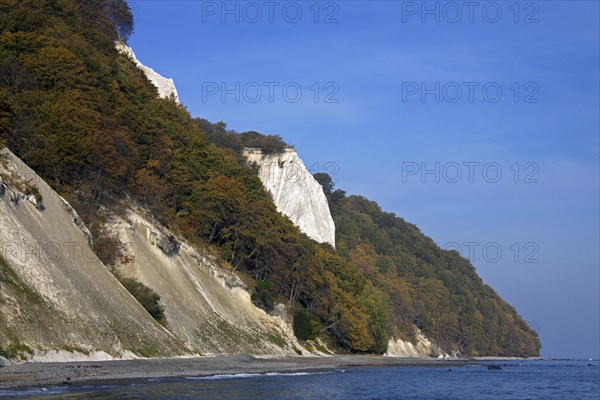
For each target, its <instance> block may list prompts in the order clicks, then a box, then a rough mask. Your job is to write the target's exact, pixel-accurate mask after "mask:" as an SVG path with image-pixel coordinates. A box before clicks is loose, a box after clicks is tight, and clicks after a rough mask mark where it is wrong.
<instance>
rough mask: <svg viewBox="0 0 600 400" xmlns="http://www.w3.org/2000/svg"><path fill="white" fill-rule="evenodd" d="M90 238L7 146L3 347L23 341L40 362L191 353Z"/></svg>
mask: <svg viewBox="0 0 600 400" xmlns="http://www.w3.org/2000/svg"><path fill="white" fill-rule="evenodd" d="M27 185H34V186H35V187H36V188H37V190H38V191H39V195H40V196H38V197H37V199H36V197H35V196H33V195H28V194H26V193H28V191H27V190H25V191H24V190H23V189H24V188H25V187H26V186H27ZM90 239H91V238H90V235H89V231H88V230H87V229H86V228H85V226H84V225H83V223H82V221H81V219H80V218H79V217H78V215H77V213H76V212H75V210H74V209H73V208H72V207H71V206H70V205H69V203H67V202H66V201H65V200H64V199H63V198H62V197H60V196H59V195H58V194H57V193H56V192H54V191H53V190H52V189H51V188H50V186H48V185H47V184H46V182H44V181H43V180H42V179H41V178H40V177H39V176H37V175H36V174H35V172H33V171H32V170H31V169H30V168H29V167H28V166H27V165H25V164H24V163H23V162H22V161H21V160H20V159H18V158H17V157H16V156H15V155H14V154H12V153H11V152H10V151H8V150H7V149H3V150H0V256H1V258H0V348H2V349H9V350H10V349H11V348H15V346H17V347H16V348H17V349H19V353H20V354H18V355H19V356H20V357H23V358H28V359H33V360H34V361H64V360H67V359H94V360H98V359H111V358H135V357H143V356H145V355H148V354H149V353H151V354H152V355H154V356H177V355H182V354H189V353H191V351H190V350H189V349H188V348H186V347H185V345H183V343H182V342H181V341H180V340H179V339H178V338H176V337H175V336H173V334H172V333H170V332H169V331H167V330H166V329H165V328H163V327H162V326H161V325H159V324H158V323H157V322H156V321H155V320H154V319H153V318H152V317H151V316H150V314H148V313H147V312H146V310H144V308H143V307H142V306H141V305H140V304H139V303H138V302H137V301H136V300H135V299H134V298H133V296H131V294H129V292H128V291H127V290H126V289H125V288H124V287H123V286H122V285H121V284H120V283H119V281H118V280H117V279H116V278H115V277H114V276H113V275H112V274H111V273H110V272H109V270H108V269H107V268H106V267H105V266H104V265H103V264H102V262H101V261H100V260H99V259H98V257H96V255H95V254H94V252H93V251H92V249H91V247H90ZM19 344H20V346H19ZM25 346H26V347H25Z"/></svg>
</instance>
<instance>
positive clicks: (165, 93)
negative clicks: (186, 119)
mask: <svg viewBox="0 0 600 400" xmlns="http://www.w3.org/2000/svg"><path fill="white" fill-rule="evenodd" d="M115 47H116V48H117V50H118V51H119V52H120V53H122V54H125V55H126V56H128V57H129V58H131V59H132V60H133V62H134V63H135V64H136V65H137V66H138V67H139V68H140V69H141V70H142V71H144V73H145V74H146V77H148V79H149V80H150V82H152V84H153V85H154V86H156V88H157V89H158V95H159V96H160V97H170V96H171V95H173V96H174V97H175V100H176V101H177V102H178V103H179V96H178V95H177V88H176V87H175V82H173V79H171V78H165V77H164V76H162V75H160V74H159V73H158V72H156V71H154V70H153V69H152V68H150V67H147V66H145V65H144V64H142V63H141V62H140V61H139V60H138V59H137V57H136V56H135V53H134V52H133V50H132V49H131V47H129V46H127V45H126V44H125V43H123V42H115Z"/></svg>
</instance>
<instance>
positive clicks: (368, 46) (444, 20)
mask: <svg viewBox="0 0 600 400" xmlns="http://www.w3.org/2000/svg"><path fill="white" fill-rule="evenodd" d="M130 4H131V5H132V8H133V9H134V12H135V20H136V28H135V34H134V36H132V37H131V39H130V41H129V42H130V44H131V46H132V47H133V49H134V51H135V52H136V54H137V56H138V58H139V59H140V60H141V61H142V62H143V63H144V64H146V65H148V66H150V67H152V68H154V69H155V70H156V71H158V72H159V73H161V74H162V75H164V76H167V77H172V78H173V79H174V80H175V83H176V86H177V89H178V91H179V95H180V99H181V101H182V103H183V104H185V105H186V106H187V107H188V109H189V111H190V112H191V113H192V114H193V115H194V116H199V117H203V118H207V119H208V120H210V121H221V120H222V121H225V122H226V123H227V124H228V127H229V128H231V129H235V130H238V131H245V130H256V131H259V132H262V133H269V134H280V135H281V136H283V137H284V139H285V140H286V141H287V142H288V143H291V144H293V145H295V147H296V149H297V150H298V152H299V153H300V156H301V157H302V158H303V159H304V161H305V164H306V165H307V166H309V167H311V166H312V168H313V169H314V170H320V171H324V172H329V173H332V174H333V175H334V178H335V179H336V181H337V186H338V187H339V188H341V189H344V190H346V191H347V192H348V193H354V194H362V195H364V196H366V197H368V198H371V199H373V200H376V201H377V202H378V203H379V204H381V205H382V207H383V208H384V209H386V210H388V211H393V212H395V213H397V214H398V215H399V216H401V217H403V218H405V219H406V220H408V221H410V222H412V223H415V224H416V225H418V226H419V227H420V228H421V229H422V231H423V232H424V233H425V234H427V235H429V236H431V237H432V238H433V239H434V240H435V241H437V242H438V243H440V245H442V246H443V247H446V248H451V247H452V248H456V247H457V245H458V246H460V250H461V251H462V253H463V255H465V256H468V257H469V258H471V259H472V260H473V263H474V265H475V266H476V268H477V271H478V272H479V274H480V275H481V276H482V277H483V279H484V280H485V281H486V283H489V284H490V285H491V286H492V287H493V288H495V289H496V290H497V291H498V293H500V294H501V295H502V296H503V297H504V298H505V299H506V300H508V301H509V302H510V303H511V304H513V305H514V306H515V307H516V308H517V310H518V311H519V312H520V314H521V315H523V317H524V318H525V320H527V321H528V322H530V323H531V325H532V326H533V327H534V328H535V329H537V330H538V331H539V333H540V335H541V338H542V342H543V349H542V354H543V355H544V356H546V357H584V358H588V357H594V358H598V357H599V356H600V349H599V342H600V328H599V325H600V323H599V318H600V317H599V316H600V309H599V307H600V306H599V304H600V293H599V292H600V275H599V268H600V267H599V266H600V254H599V251H600V250H599V242H600V237H599V221H600V214H599V202H600V199H599V182H600V177H599V168H598V167H599V162H600V155H599V147H600V143H599V131H600V121H599V109H600V103H599V88H600V81H599V72H598V71H600V65H599V46H600V42H599V22H598V21H599V18H598V16H599V13H600V10H599V6H598V4H599V3H598V2H595V1H581V2H576V1H537V2H520V3H518V6H517V7H515V5H514V2H513V1H497V2H485V1H484V2H479V5H478V6H474V9H472V10H469V9H468V8H467V6H465V5H464V3H463V2H455V3H452V2H451V4H449V3H448V2H428V3H426V6H423V5H422V4H423V3H422V2H401V1H397V2H394V1H369V2H363V1H337V2H320V3H318V4H317V6H316V7H315V2H314V1H307V2H300V1H298V2H287V1H279V2H276V4H275V3H272V4H273V5H271V6H270V5H269V4H268V3H267V2H263V1H257V2H250V3H248V2H234V1H229V2H226V3H224V2H222V1H218V2H201V1H140V0H136V1H130ZM457 6H458V7H457ZM269 7H273V8H271V9H270V8H269ZM425 7H426V8H425ZM317 9H318V14H317V13H316V12H317ZM257 10H260V13H261V14H260V15H259V14H258V13H257ZM298 11H300V12H301V14H298ZM436 18H437V20H438V21H436ZM236 19H237V20H236ZM294 21H295V22H294ZM236 83H237V84H238V85H239V90H238V89H236V88H237V87H238V86H236ZM436 85H437V86H436ZM257 87H259V88H260V89H261V92H258V91H257ZM269 87H272V88H273V91H272V93H271V95H272V98H271V99H270V98H269V94H270V93H269ZM284 87H285V90H284ZM317 88H318V90H317ZM436 88H437V89H436ZM210 89H213V91H212V92H211V91H210ZM222 89H225V90H226V91H227V90H229V92H225V93H226V94H225V96H224V97H223V96H222V95H223V91H222ZM459 89H460V92H459ZM215 91H216V93H215ZM298 93H301V97H300V98H299V100H297V101H294V100H295V98H296V95H297V94H298ZM236 94H237V95H238V96H239V99H236ZM436 96H437V98H436ZM331 101H333V102H331ZM436 166H438V167H437V170H438V171H439V172H438V175H439V177H437V178H438V179H436V175H435V174H436V172H435V170H436ZM470 168H471V169H470ZM423 170H432V171H434V172H431V173H425V174H422V172H423ZM517 171H518V172H517ZM459 172H460V174H461V175H460V176H459V175H457V173H459ZM469 172H472V173H473V175H472V179H469ZM498 172H501V176H498V175H497V173H498ZM436 180H437V181H436ZM470 249H471V251H470ZM517 249H518V250H517ZM498 251H500V252H501V254H500V253H498Z"/></svg>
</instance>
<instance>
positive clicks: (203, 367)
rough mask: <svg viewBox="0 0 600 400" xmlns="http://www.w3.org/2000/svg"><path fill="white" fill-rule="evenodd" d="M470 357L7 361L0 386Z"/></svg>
mask: <svg viewBox="0 0 600 400" xmlns="http://www.w3.org/2000/svg"><path fill="white" fill-rule="evenodd" d="M483 364H484V362H481V361H476V360H459V359H453V360H442V359H436V358H418V357H414V358H413V357H382V356H358V355H343V356H331V357H306V356H304V357H272V358H267V357H255V356H251V355H221V356H211V357H194V358H164V359H136V360H111V361H84V362H47V363H23V364H13V365H10V366H7V367H2V368H0V391H2V390H6V389H11V390H15V389H17V390H19V389H25V388H41V387H46V386H66V387H69V386H99V385H125V384H131V383H147V382H148V381H149V380H153V379H170V378H173V379H174V378H186V377H208V376H214V375H235V374H267V373H298V372H324V371H333V370H338V369H352V368H385V367H448V368H456V367H463V366H466V365H483Z"/></svg>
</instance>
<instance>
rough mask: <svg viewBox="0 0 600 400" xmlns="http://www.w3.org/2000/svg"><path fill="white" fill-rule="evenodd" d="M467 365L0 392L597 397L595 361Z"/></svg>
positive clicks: (517, 399) (56, 395)
mask: <svg viewBox="0 0 600 400" xmlns="http://www.w3.org/2000/svg"><path fill="white" fill-rule="evenodd" d="M486 364H487V365H495V366H499V367H500V368H501V369H498V368H494V369H488V368H487V366H486V365H475V366H464V367H452V368H447V367H437V366H436V367H386V368H356V369H348V370H344V369H339V370H334V371H327V372H311V373H306V372H298V373H282V374H277V373H268V374H238V375H236V374H233V375H217V376H211V377H203V378H198V377H187V378H177V379H152V380H149V381H148V382H145V383H139V382H138V383H135V384H127V385H119V386H94V387H85V386H83V387H47V388H35V389H33V388H32V389H24V390H19V391H4V392H2V391H0V398H3V399H4V398H13V397H16V398H40V399H205V400H213V399H214V400H230V399H231V400H235V399H298V400H300V399H314V400H326V399H340V400H353V399H361V400H362V399H367V400H368V399H378V400H380V399H381V400H384V399H415V400H420V399H423V400H426V399H427V400H429V399H443V400H454V399H456V400H464V399H478V400H486V399H511V400H525V399H544V400H552V399H567V400H587V399H590V400H592V399H593V400H598V399H600V362H598V360H539V361H496V362H489V363H486Z"/></svg>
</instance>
